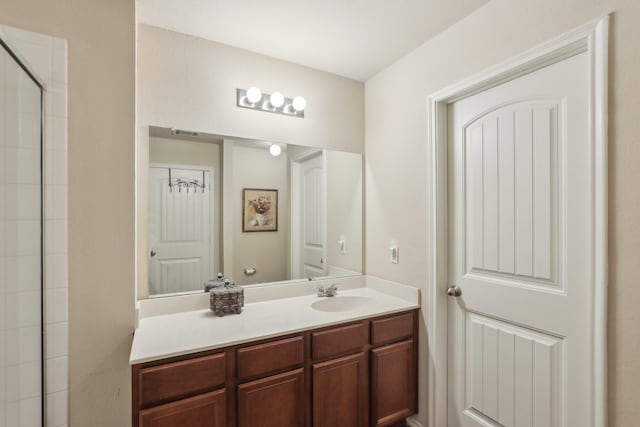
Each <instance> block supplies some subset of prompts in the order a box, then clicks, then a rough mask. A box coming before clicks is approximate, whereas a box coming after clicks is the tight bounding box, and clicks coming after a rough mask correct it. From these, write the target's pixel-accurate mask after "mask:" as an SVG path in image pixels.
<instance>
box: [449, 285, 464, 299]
mask: <svg viewBox="0 0 640 427" xmlns="http://www.w3.org/2000/svg"><path fill="white" fill-rule="evenodd" d="M447 295H449V296H450V297H459V296H460V295H462V289H460V287H459V286H451V287H450V288H449V289H447Z"/></svg>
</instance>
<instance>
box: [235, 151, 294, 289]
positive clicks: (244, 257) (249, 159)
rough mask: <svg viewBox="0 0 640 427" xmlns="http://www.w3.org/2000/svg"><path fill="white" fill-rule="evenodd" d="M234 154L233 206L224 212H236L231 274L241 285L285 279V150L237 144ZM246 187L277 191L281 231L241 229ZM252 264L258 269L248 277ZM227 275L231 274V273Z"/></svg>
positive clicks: (286, 252) (287, 198)
mask: <svg viewBox="0 0 640 427" xmlns="http://www.w3.org/2000/svg"><path fill="white" fill-rule="evenodd" d="M232 157H233V163H232V164H233V166H232V167H233V170H232V171H231V174H232V177H233V178H232V180H231V195H230V198H229V199H230V200H231V206H229V207H226V209H225V212H231V213H232V215H233V217H232V224H233V273H232V275H231V277H233V279H235V281H236V283H238V284H240V285H248V284H252V283H264V282H276V281H279V280H286V278H287V260H288V253H289V251H288V248H289V182H288V174H287V155H286V152H283V153H282V154H280V155H279V156H278V157H273V156H272V155H271V154H269V151H268V150H267V149H263V148H251V147H243V146H239V145H234V146H233V154H232ZM226 166H227V165H225V167H226ZM244 188H267V189H275V190H278V231H268V232H256V233H245V232H243V231H242V207H243V200H242V190H243V189H244ZM225 253H226V252H225ZM251 267H255V268H256V270H257V273H256V275H255V276H245V275H244V269H245V268H251ZM225 274H226V275H229V273H228V272H225Z"/></svg>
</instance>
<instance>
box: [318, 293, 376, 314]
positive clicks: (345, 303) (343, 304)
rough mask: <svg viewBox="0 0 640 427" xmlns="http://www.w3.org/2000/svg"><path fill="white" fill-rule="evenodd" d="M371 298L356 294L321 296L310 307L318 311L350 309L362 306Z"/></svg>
mask: <svg viewBox="0 0 640 427" xmlns="http://www.w3.org/2000/svg"><path fill="white" fill-rule="evenodd" d="M372 301H373V299H372V298H369V297H363V296H357V295H342V296H337V297H326V298H322V299H321V300H318V301H316V302H314V303H313V304H311V308H313V309H314V310H318V311H330V312H341V311H352V310H356V309H358V308H360V307H362V306H363V305H365V304H368V303H370V302H372Z"/></svg>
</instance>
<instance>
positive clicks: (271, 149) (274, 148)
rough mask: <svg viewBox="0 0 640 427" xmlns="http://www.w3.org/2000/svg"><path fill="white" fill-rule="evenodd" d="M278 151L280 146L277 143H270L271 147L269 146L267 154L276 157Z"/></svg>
mask: <svg viewBox="0 0 640 427" xmlns="http://www.w3.org/2000/svg"><path fill="white" fill-rule="evenodd" d="M280 153H282V148H281V147H280V146H279V145H278V144H272V145H271V147H269V154H271V155H272V156H273V157H278V156H279V155H280Z"/></svg>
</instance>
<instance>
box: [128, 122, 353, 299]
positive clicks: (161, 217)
mask: <svg viewBox="0 0 640 427" xmlns="http://www.w3.org/2000/svg"><path fill="white" fill-rule="evenodd" d="M147 172H148V176H147V182H148V186H147V190H148V194H147V197H146V203H144V205H146V206H143V204H141V208H143V209H146V213H147V215H146V217H147V233H146V234H147V238H146V242H145V243H146V245H147V255H148V256H147V257H146V259H145V260H140V261H141V262H143V261H144V262H145V265H144V266H139V268H146V269H147V272H148V275H147V276H148V280H147V281H146V282H147V283H146V284H145V283H142V284H139V295H141V296H142V297H144V296H149V297H157V296H167V295H175V294H180V293H185V292H202V290H203V287H204V284H205V283H206V282H207V281H208V280H210V279H213V278H215V277H216V275H217V273H218V272H221V273H223V274H224V275H225V276H226V277H230V278H232V279H233V280H235V281H236V283H238V284H240V285H255V284H261V283H272V282H279V281H286V280H301V279H304V280H306V279H310V278H311V279H313V278H317V277H326V276H333V277H343V276H350V275H359V274H361V273H362V233H363V229H362V227H363V226H362V192H363V178H362V156H361V155H360V154H356V153H347V152H341V151H334V150H327V149H321V148H314V147H306V146H300V145H292V144H280V143H274V142H268V141H259V140H248V139H243V138H236V137H230V136H221V135H213V134H207V133H201V132H193V131H184V130H176V129H167V128H160V127H150V128H149V168H148V171H147ZM140 173H143V171H140ZM141 200H144V198H141ZM143 277H144V276H143ZM145 285H146V289H142V290H141V289H140V286H142V287H144V286H145ZM145 291H146V292H145Z"/></svg>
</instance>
